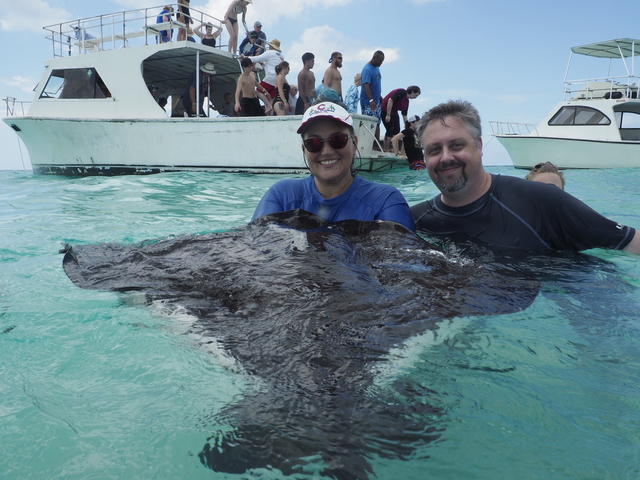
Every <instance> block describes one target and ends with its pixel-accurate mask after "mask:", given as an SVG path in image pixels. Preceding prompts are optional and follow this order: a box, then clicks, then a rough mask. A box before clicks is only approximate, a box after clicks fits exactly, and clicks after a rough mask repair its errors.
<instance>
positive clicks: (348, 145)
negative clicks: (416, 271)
mask: <svg viewBox="0 0 640 480" xmlns="http://www.w3.org/2000/svg"><path fill="white" fill-rule="evenodd" d="M298 133H299V134H300V135H301V137H302V152H303V155H304V158H305V161H306V163H307V166H308V167H309V170H310V171H311V176H309V177H307V178H304V179H285V180H280V181H278V182H276V183H275V184H274V185H272V186H271V188H269V190H268V191H267V193H265V195H264V196H263V197H262V200H260V203H259V204H258V207H257V208H256V210H255V212H254V214H253V219H254V220H255V219H256V218H259V217H261V216H263V215H267V214H269V213H276V212H284V211H288V210H295V209H298V208H299V209H302V210H305V211H307V212H310V213H313V214H314V215H318V216H319V217H322V218H323V219H325V220H327V221H329V222H338V221H341V220H364V221H371V220H390V221H393V222H397V223H400V224H402V225H404V226H405V227H406V228H408V229H410V230H412V231H415V227H414V224H413V219H412V218H411V211H410V209H409V205H407V201H406V200H405V199H404V197H403V196H402V194H401V193H400V192H399V191H398V190H397V189H396V188H395V187H392V186H391V185H386V184H382V183H374V182H370V181H368V180H365V179H363V178H362V177H359V176H357V175H356V174H355V171H354V166H353V164H354V159H355V156H356V153H357V151H358V137H357V136H356V135H355V133H354V128H353V119H352V117H351V114H349V112H347V111H346V110H345V109H344V108H343V107H342V106H340V105H338V104H337V103H333V102H321V103H318V104H314V105H312V106H311V107H309V108H308V109H307V111H306V112H305V113H304V115H303V117H302V123H301V124H300V127H299V128H298Z"/></svg>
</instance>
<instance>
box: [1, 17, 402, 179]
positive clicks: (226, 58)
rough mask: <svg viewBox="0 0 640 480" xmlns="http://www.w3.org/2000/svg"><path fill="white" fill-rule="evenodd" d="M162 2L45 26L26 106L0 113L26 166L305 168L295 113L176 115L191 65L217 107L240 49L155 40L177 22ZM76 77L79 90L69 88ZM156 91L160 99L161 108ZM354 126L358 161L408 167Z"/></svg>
mask: <svg viewBox="0 0 640 480" xmlns="http://www.w3.org/2000/svg"><path fill="white" fill-rule="evenodd" d="M174 9H177V5H174ZM161 10H162V7H152V8H146V9H141V10H130V11H126V12H120V13H116V14H110V15H101V16H99V17H92V18H85V19H81V20H75V21H72V22H65V23H60V24H56V25H52V26H48V27H45V30H46V31H47V32H48V35H47V38H48V39H49V40H50V41H51V44H52V46H53V58H52V59H50V60H48V61H46V62H45V69H44V72H43V74H42V77H41V79H40V82H39V84H38V86H37V87H36V89H35V94H34V97H33V100H32V102H31V103H30V105H29V108H28V111H26V113H25V114H22V112H21V113H20V114H18V113H16V112H18V111H19V110H20V109H16V108H11V109H8V115H9V116H8V117H6V118H3V121H4V122H5V123H6V124H8V125H9V126H10V127H11V128H13V129H14V130H15V131H16V132H17V134H18V135H19V137H20V138H21V140H22V141H23V142H24V144H25V145H26V147H27V150H28V151H29V156H30V159H31V164H32V166H33V171H34V173H38V174H62V175H119V174H145V173H157V172H171V171H224V172H251V173H293V172H307V171H308V170H307V168H306V165H305V162H304V158H303V155H302V149H301V141H300V136H299V135H298V134H296V129H297V127H298V126H299V124H300V121H301V117H300V116H295V115H292V116H285V117H226V116H221V115H220V114H218V112H217V111H215V110H208V112H207V116H197V117H185V116H184V113H183V110H182V107H181V100H180V97H181V96H182V94H183V92H184V90H185V86H186V84H187V81H188V77H189V75H190V74H191V73H192V72H194V71H197V70H199V68H200V66H201V65H206V63H208V62H211V63H213V64H214V66H215V70H216V73H215V75H213V76H212V78H213V84H214V88H213V89H212V91H211V90H210V91H209V92H208V93H207V95H206V97H207V101H206V102H205V104H206V105H209V104H213V105H216V106H217V105H221V104H222V103H223V95H224V93H225V92H231V93H232V94H234V95H235V88H236V79H237V78H238V76H239V74H240V73H241V71H242V70H241V68H240V65H239V59H238V57H237V56H234V55H232V54H231V53H228V52H227V51H226V47H224V48H221V46H220V45H219V46H218V47H217V48H214V47H209V46H206V45H202V44H200V43H195V42H192V41H187V40H185V41H179V42H178V41H173V42H169V43H158V42H157V38H158V34H159V31H161V30H168V29H176V28H179V27H181V26H184V24H183V23H180V22H178V21H176V20H171V21H170V22H164V23H160V24H158V23H156V21H157V17H158V14H159V12H161ZM191 16H192V17H193V18H194V20H195V25H194V27H195V26H197V25H200V23H201V22H211V23H213V24H214V25H222V22H221V21H220V20H219V19H216V18H213V17H210V16H209V15H206V14H205V13H203V12H199V11H197V10H195V9H193V8H192V9H191ZM172 18H175V17H172ZM175 37H176V36H175V35H174V39H175ZM196 38H197V37H196ZM220 40H221V39H220V37H219V39H218V41H219V42H220ZM74 81H79V82H80V83H82V84H83V86H84V87H85V89H84V90H81V93H75V94H69V91H70V90H71V87H72V84H73V82H74ZM196 90H198V89H196ZM156 93H157V95H156ZM159 97H165V98H167V100H168V104H167V111H165V109H163V108H162V107H161V106H160V105H159V104H158V102H157V100H158V98H159ZM200 100H203V99H199V101H200ZM172 107H173V108H172ZM354 126H355V130H356V135H357V136H358V137H359V140H360V141H359V147H358V150H359V152H358V153H359V156H360V157H361V159H362V170H364V171H378V170H387V169H391V168H394V167H397V166H402V167H404V168H406V162H401V161H399V160H398V159H396V157H393V156H391V155H390V154H387V153H382V152H380V151H376V150H374V149H373V145H374V138H375V137H374V132H375V128H376V120H375V119H374V118H372V117H368V116H363V115H354ZM381 150H382V149H381Z"/></svg>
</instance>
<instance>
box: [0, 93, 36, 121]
mask: <svg viewBox="0 0 640 480" xmlns="http://www.w3.org/2000/svg"><path fill="white" fill-rule="evenodd" d="M3 100H4V102H5V103H6V105H7V113H6V116H7V117H18V116H24V115H26V114H27V113H26V112H27V111H28V110H29V105H31V102H24V101H18V100H16V99H15V98H14V97H7V98H3Z"/></svg>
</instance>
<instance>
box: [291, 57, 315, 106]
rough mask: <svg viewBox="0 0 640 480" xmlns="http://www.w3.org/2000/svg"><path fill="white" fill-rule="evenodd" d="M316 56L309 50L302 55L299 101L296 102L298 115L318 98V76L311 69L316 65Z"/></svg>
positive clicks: (299, 75)
mask: <svg viewBox="0 0 640 480" xmlns="http://www.w3.org/2000/svg"><path fill="white" fill-rule="evenodd" d="M315 62H316V57H315V55H314V54H313V53H310V52H307V53H305V54H304V55H302V70H300V73H299V74H298V101H297V102H296V115H302V114H304V112H305V111H306V110H307V108H309V105H311V103H312V102H313V100H314V99H315V98H316V77H315V75H314V74H313V72H312V71H311V69H312V68H313V66H314V65H315Z"/></svg>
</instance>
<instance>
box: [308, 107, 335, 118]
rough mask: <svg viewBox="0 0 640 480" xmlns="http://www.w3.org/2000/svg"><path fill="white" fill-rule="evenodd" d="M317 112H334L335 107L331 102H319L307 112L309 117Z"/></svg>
mask: <svg viewBox="0 0 640 480" xmlns="http://www.w3.org/2000/svg"><path fill="white" fill-rule="evenodd" d="M318 113H336V109H335V107H334V106H333V104H331V103H329V104H327V103H321V104H320V105H317V106H316V108H315V109H314V110H312V111H311V112H309V118H311V117H313V116H314V115H317V114H318Z"/></svg>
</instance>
